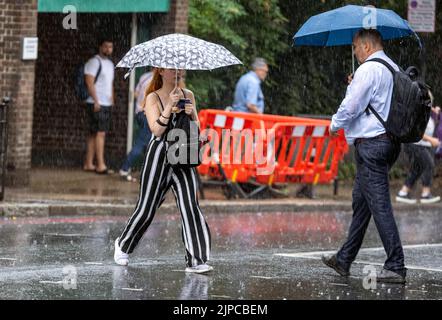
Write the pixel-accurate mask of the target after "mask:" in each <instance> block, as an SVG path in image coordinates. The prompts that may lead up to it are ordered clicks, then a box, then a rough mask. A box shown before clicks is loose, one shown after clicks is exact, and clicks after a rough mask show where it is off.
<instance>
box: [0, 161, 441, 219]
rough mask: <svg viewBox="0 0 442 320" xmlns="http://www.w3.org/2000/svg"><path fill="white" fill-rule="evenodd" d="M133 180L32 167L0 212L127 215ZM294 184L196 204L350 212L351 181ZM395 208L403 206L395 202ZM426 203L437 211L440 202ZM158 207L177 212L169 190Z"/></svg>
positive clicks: (216, 208)
mask: <svg viewBox="0 0 442 320" xmlns="http://www.w3.org/2000/svg"><path fill="white" fill-rule="evenodd" d="M135 176H136V177H137V178H138V176H137V175H136V174H135ZM138 181H139V180H137V182H127V181H124V180H122V179H121V178H120V177H119V175H118V174H112V175H106V176H103V175H97V174H95V173H90V172H83V171H82V170H78V169H77V170H74V169H46V168H36V169H33V170H32V174H31V183H30V185H29V187H26V188H6V193H5V200H4V201H3V202H0V216H1V215H3V216H8V217H15V216H60V215H124V216H127V215H130V214H131V213H132V210H133V208H134V205H135V203H136V201H137V197H138V190H139V182H138ZM297 188H299V186H298V185H290V186H289V187H288V191H289V192H288V193H289V197H287V198H278V199H262V200H256V199H249V200H227V199H226V198H225V196H224V194H223V192H222V190H221V188H220V187H207V188H205V189H204V193H205V200H201V201H200V203H201V207H202V208H203V211H204V212H208V213H209V212H210V213H216V212H224V213H229V212H286V211H291V212H293V211H303V212H305V211H337V210H339V211H351V182H341V183H340V186H339V194H338V195H337V196H333V186H332V185H322V186H316V189H315V191H316V195H317V198H316V199H314V200H311V199H305V198H296V196H295V195H296V190H297ZM395 188H396V187H393V188H392V189H394V190H395ZM395 207H398V208H409V206H404V205H398V204H395ZM415 207H417V208H418V207H419V205H417V206H415ZM431 207H432V208H436V209H438V210H441V211H442V205H441V204H436V205H432V206H431ZM426 208H429V207H428V206H426ZM160 212H164V213H176V212H177V208H176V204H175V200H174V198H173V195H172V193H169V194H168V197H167V199H166V202H165V203H164V204H163V205H162V207H161V209H160Z"/></svg>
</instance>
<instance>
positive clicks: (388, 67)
mask: <svg viewBox="0 0 442 320" xmlns="http://www.w3.org/2000/svg"><path fill="white" fill-rule="evenodd" d="M370 61H374V62H379V63H381V64H383V65H384V66H386V67H387V69H388V70H390V72H391V73H392V74H393V76H394V74H395V73H396V70H394V68H393V67H392V66H391V65H390V64H389V63H388V62H387V61H385V60H384V59H380V58H373V59H370V60H367V61H365V62H370ZM365 62H364V63H365Z"/></svg>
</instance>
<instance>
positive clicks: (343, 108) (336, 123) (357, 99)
mask: <svg viewBox="0 0 442 320" xmlns="http://www.w3.org/2000/svg"><path fill="white" fill-rule="evenodd" d="M374 78H375V77H374V76H373V72H371V71H370V69H369V68H368V66H367V65H362V66H360V67H359V69H358V70H357V71H356V73H355V76H354V79H353V81H352V82H351V84H350V85H349V86H348V88H347V92H346V94H345V98H344V100H343V101H342V103H341V105H340V107H339V109H338V111H337V112H336V113H335V114H334V115H333V117H332V122H331V125H330V130H331V131H338V130H339V129H344V130H346V129H348V126H349V124H350V123H351V122H352V120H353V119H355V118H356V117H358V116H359V115H360V114H361V113H363V112H364V111H365V109H366V108H367V106H368V104H369V103H370V100H371V97H372V96H373V90H374V89H373V88H374V85H373V82H374V81H375V79H374Z"/></svg>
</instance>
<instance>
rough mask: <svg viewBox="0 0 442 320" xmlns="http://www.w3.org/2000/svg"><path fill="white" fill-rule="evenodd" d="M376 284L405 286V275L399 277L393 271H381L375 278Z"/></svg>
mask: <svg viewBox="0 0 442 320" xmlns="http://www.w3.org/2000/svg"><path fill="white" fill-rule="evenodd" d="M376 280H377V282H381V283H399V284H405V282H406V280H405V275H401V274H399V273H396V272H394V271H390V270H387V269H382V271H381V272H380V273H379V274H378V276H377V277H376Z"/></svg>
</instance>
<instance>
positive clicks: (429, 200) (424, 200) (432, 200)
mask: <svg viewBox="0 0 442 320" xmlns="http://www.w3.org/2000/svg"><path fill="white" fill-rule="evenodd" d="M420 200H421V203H423V204H430V203H436V202H439V201H440V197H439V196H433V195H432V194H431V193H430V194H429V195H426V196H424V197H421V199H420Z"/></svg>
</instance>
